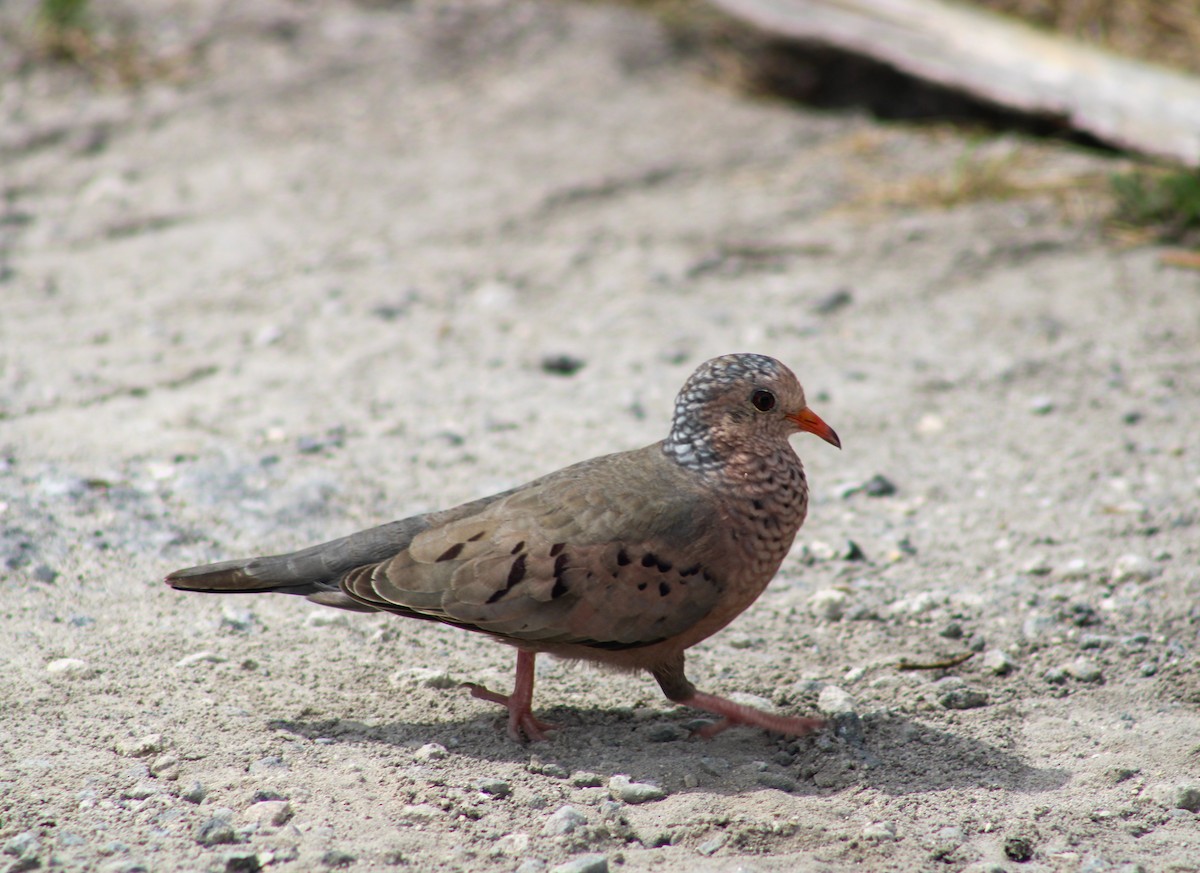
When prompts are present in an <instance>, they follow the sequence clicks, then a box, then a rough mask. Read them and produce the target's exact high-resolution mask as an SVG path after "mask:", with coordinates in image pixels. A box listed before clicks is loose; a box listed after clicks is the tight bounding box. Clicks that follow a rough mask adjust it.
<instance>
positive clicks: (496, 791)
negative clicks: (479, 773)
mask: <svg viewBox="0 0 1200 873" xmlns="http://www.w3.org/2000/svg"><path fill="white" fill-rule="evenodd" d="M475 786H476V787H477V788H478V789H479V790H480V791H482V792H483V793H484V794H487V795H490V796H491V797H508V796H509V795H510V794H512V786H511V785H509V784H508V783H507V782H505V781H504V780H503V779H497V778H495V777H485V778H483V779H480V780H479V781H478V782H476V783H475Z"/></svg>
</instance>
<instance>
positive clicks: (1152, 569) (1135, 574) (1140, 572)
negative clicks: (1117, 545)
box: [1110, 555, 1162, 584]
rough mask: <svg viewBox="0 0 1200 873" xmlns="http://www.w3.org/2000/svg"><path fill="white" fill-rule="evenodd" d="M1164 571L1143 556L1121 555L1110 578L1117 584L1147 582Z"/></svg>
mask: <svg viewBox="0 0 1200 873" xmlns="http://www.w3.org/2000/svg"><path fill="white" fill-rule="evenodd" d="M1161 572H1162V570H1161V569H1160V568H1159V567H1158V565H1156V564H1155V563H1154V562H1153V561H1151V560H1150V559H1149V558H1147V557H1145V556H1143V555H1121V557H1119V558H1117V560H1116V563H1115V564H1113V568H1112V573H1111V574H1110V578H1111V579H1112V581H1113V582H1114V583H1115V584H1119V583H1121V582H1131V581H1132V582H1147V581H1149V580H1150V579H1153V578H1154V577H1155V576H1157V575H1158V574H1159V573H1161Z"/></svg>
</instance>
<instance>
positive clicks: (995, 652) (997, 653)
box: [983, 649, 1013, 676]
mask: <svg viewBox="0 0 1200 873" xmlns="http://www.w3.org/2000/svg"><path fill="white" fill-rule="evenodd" d="M983 669H985V670H987V671H988V672H989V673H995V674H996V675H997V676H1007V675H1008V674H1009V673H1011V672H1012V671H1013V662H1012V659H1011V658H1010V657H1009V656H1008V652H1006V651H1004V650H1003V649H988V650H987V651H986V652H984V653H983Z"/></svg>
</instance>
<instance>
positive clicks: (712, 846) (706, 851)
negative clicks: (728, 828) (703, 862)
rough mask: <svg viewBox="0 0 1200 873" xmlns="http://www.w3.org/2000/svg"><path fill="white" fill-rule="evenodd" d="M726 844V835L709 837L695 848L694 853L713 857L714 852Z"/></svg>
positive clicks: (727, 839)
mask: <svg viewBox="0 0 1200 873" xmlns="http://www.w3.org/2000/svg"><path fill="white" fill-rule="evenodd" d="M727 842H729V835H728V834H717V835H716V836H715V837H711V838H709V839H707V840H705V841H704V842H703V843H701V844H700V845H698V846H697V847H696V851H697V852H699V853H700V854H701V855H706V856H707V855H713V854H716V852H718V851H719V850H720V849H721V847H722V846H724V845H725V844H726V843H727Z"/></svg>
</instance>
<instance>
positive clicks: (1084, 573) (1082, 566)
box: [1058, 558, 1091, 581]
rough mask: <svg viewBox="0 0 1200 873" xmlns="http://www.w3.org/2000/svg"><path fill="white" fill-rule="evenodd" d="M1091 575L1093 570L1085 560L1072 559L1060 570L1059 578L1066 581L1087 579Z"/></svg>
mask: <svg viewBox="0 0 1200 873" xmlns="http://www.w3.org/2000/svg"><path fill="white" fill-rule="evenodd" d="M1090 575H1091V568H1090V567H1089V566H1088V562H1087V561H1085V560H1084V559H1083V558H1072V559H1071V560H1069V561H1067V562H1066V563H1065V564H1063V565H1062V566H1061V567H1059V568H1058V576H1059V578H1060V579H1063V580H1066V581H1074V580H1076V579H1086V578H1088V576H1090Z"/></svg>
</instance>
